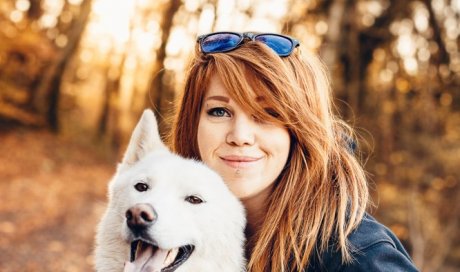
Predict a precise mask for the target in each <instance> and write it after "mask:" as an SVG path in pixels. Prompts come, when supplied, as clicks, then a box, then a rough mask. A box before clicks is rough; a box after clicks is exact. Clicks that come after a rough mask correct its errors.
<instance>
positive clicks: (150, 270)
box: [141, 248, 169, 272]
mask: <svg viewBox="0 0 460 272" xmlns="http://www.w3.org/2000/svg"><path fill="white" fill-rule="evenodd" d="M168 252H169V250H164V249H160V248H159V249H157V250H156V251H155V254H154V255H153V256H152V257H150V259H149V260H148V261H147V263H146V264H145V265H144V267H143V268H142V271H141V272H160V271H161V269H162V268H163V267H164V265H163V264H164V261H165V259H166V256H167V255H168Z"/></svg>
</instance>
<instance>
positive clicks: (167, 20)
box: [146, 0, 181, 132]
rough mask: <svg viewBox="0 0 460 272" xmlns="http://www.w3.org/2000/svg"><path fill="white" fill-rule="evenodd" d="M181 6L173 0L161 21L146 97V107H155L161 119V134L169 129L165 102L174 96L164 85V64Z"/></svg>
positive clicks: (159, 122) (178, 0)
mask: <svg viewBox="0 0 460 272" xmlns="http://www.w3.org/2000/svg"><path fill="white" fill-rule="evenodd" d="M180 5H181V1H180V0H171V1H169V2H168V4H167V6H166V7H165V11H164V13H163V17H162V21H161V31H162V33H161V41H162V43H161V46H160V48H159V49H158V51H157V54H156V56H157V57H156V60H155V64H154V65H153V71H152V78H151V84H150V88H149V91H148V92H147V97H146V107H153V109H154V110H155V111H156V112H157V116H158V117H159V120H158V127H159V130H160V132H164V131H165V130H166V129H167V126H166V124H165V122H164V120H163V118H162V117H163V116H165V115H167V114H168V112H167V109H166V106H165V105H167V103H166V102H167V101H165V100H166V98H168V97H171V96H173V94H167V92H171V90H168V89H167V88H166V87H165V85H164V83H163V77H164V73H165V71H164V68H163V63H164V60H165V58H166V45H167V43H168V40H169V35H170V33H171V29H172V27H173V19H174V15H175V14H176V12H177V10H178V9H179V7H180ZM151 103H153V105H151Z"/></svg>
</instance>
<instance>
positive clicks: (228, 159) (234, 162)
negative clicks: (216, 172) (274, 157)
mask: <svg viewBox="0 0 460 272" xmlns="http://www.w3.org/2000/svg"><path fill="white" fill-rule="evenodd" d="M220 158H221V159H222V160H223V161H224V162H225V164H227V165H228V166H230V167H233V168H245V167H249V166H251V165H252V164H254V163H255V162H257V161H259V160H260V158H254V157H237V156H225V157H220Z"/></svg>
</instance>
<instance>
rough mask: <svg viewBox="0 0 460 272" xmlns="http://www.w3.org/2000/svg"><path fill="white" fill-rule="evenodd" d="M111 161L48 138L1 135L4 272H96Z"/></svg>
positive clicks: (0, 255)
mask: <svg viewBox="0 0 460 272" xmlns="http://www.w3.org/2000/svg"><path fill="white" fill-rule="evenodd" d="M104 157H106V158H104ZM107 157H109V156H107V155H102V152H101V151H100V149H99V147H97V146H93V145H90V144H84V143H76V142H75V141H71V140H70V139H64V138H63V137H62V136H61V137H58V136H55V135H53V134H50V133H47V132H11V133H8V134H0V271H3V272H6V271H15V272H16V271H92V262H93V258H92V251H93V238H94V233H95V226H96V224H97V222H98V220H99V217H100V216H101V213H102V212H103V209H104V207H105V200H106V196H105V195H106V185H107V182H108V181H109V179H110V177H111V176H112V174H113V172H114V171H115V161H116V158H112V159H107ZM112 157H116V156H112Z"/></svg>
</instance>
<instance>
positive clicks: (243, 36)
mask: <svg viewBox="0 0 460 272" xmlns="http://www.w3.org/2000/svg"><path fill="white" fill-rule="evenodd" d="M218 34H233V35H236V36H238V37H239V38H240V40H239V41H238V43H237V44H236V46H235V47H232V48H230V49H227V50H220V51H213V52H205V51H206V50H203V47H202V46H203V40H205V39H206V38H208V37H210V36H213V35H218ZM265 35H272V36H278V37H281V38H285V39H287V40H289V41H290V42H291V44H292V47H291V50H290V51H289V53H287V54H278V52H276V51H275V50H274V49H273V48H271V47H270V46H268V45H267V44H265V43H264V44H265V45H267V46H268V47H270V49H272V50H273V51H275V53H276V54H277V55H278V56H280V57H287V56H289V55H291V54H292V52H293V51H294V49H295V48H297V47H298V46H299V45H300V42H299V41H298V40H297V39H294V38H292V37H290V36H287V35H282V34H277V33H259V32H242V33H240V32H231V31H219V32H212V33H208V34H204V35H200V36H198V38H197V39H196V42H197V43H199V44H200V51H201V52H202V53H203V54H213V53H225V52H230V51H232V50H235V49H237V48H238V47H240V46H241V45H242V44H243V41H244V40H245V39H249V40H251V41H256V38H257V37H259V36H265ZM262 43H263V42H262Z"/></svg>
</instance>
